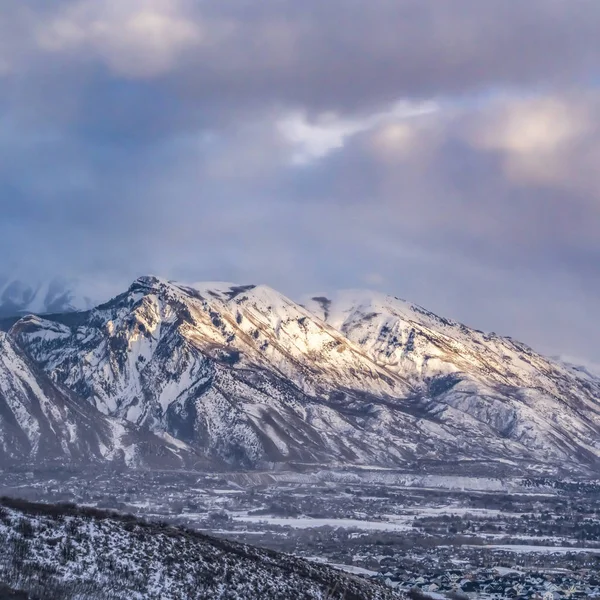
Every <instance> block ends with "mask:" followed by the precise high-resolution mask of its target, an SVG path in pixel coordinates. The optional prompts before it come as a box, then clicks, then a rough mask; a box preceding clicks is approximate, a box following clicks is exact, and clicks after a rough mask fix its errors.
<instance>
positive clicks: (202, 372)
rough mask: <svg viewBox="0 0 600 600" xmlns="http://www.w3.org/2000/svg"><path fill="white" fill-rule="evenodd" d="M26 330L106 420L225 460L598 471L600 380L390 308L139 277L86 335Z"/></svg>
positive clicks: (51, 368) (393, 303) (36, 350)
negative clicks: (189, 442) (592, 466)
mask: <svg viewBox="0 0 600 600" xmlns="http://www.w3.org/2000/svg"><path fill="white" fill-rule="evenodd" d="M15 328H16V329H19V326H18V324H17V326H15ZM23 331H24V332H23V333H22V334H20V335H19V341H20V342H21V343H23V344H24V346H25V347H26V348H27V350H28V352H30V353H31V354H32V355H33V356H34V358H35V359H36V360H38V361H39V362H40V363H41V364H42V365H43V366H44V368H45V369H46V371H47V372H48V373H49V374H50V375H51V376H52V377H53V378H55V379H56V380H57V381H59V382H60V383H63V384H65V385H67V386H68V387H71V388H74V389H77V390H80V389H84V390H86V398H88V399H89V400H90V402H91V403H93V404H94V405H95V406H96V407H97V408H98V409H99V410H101V411H102V412H103V413H104V414H106V415H109V416H115V417H119V418H126V419H127V420H128V421H130V422H131V423H133V424H135V425H143V426H148V427H150V428H151V429H153V430H154V431H156V432H168V433H169V434H170V435H173V436H178V435H180V433H179V431H180V430H182V429H181V428H182V427H183V428H184V429H185V430H186V431H188V432H190V431H194V432H206V434H204V433H202V441H201V443H202V445H203V447H204V448H205V449H206V450H207V451H208V453H209V454H210V453H215V454H218V456H219V457H220V458H224V459H225V460H231V453H235V454H236V455H239V454H240V453H241V454H242V455H243V457H244V459H246V460H247V461H249V462H250V463H252V464H258V463H260V462H261V461H273V460H276V461H282V460H288V459H289V460H298V459H300V460H301V461H303V462H308V463H311V462H312V463H315V462H323V463H326V464H329V465H332V464H336V463H345V464H348V463H352V464H355V465H362V466H364V467H367V466H368V467H378V468H381V469H389V468H391V467H401V466H405V465H407V464H408V463H413V462H414V461H415V460H418V459H420V458H426V459H433V460H435V459H438V458H441V457H448V456H452V457H453V458H455V460H456V461H457V462H466V461H471V460H474V459H475V460H478V461H480V462H481V463H485V462H486V461H490V462H495V465H496V466H497V467H502V468H503V469H506V470H507V471H508V470H514V471H517V470H519V469H523V468H526V469H535V468H540V469H542V470H544V469H548V470H552V469H554V468H555V467H556V465H561V466H566V467H567V468H573V469H578V468H581V466H582V465H579V464H578V461H580V460H584V461H585V460H586V459H585V456H589V455H591V456H593V455H595V456H597V457H600V442H598V440H599V439H600V403H599V402H598V398H599V397H600V380H596V379H590V377H588V376H587V375H586V376H585V377H586V378H585V380H584V379H583V377H584V376H583V375H581V374H580V373H578V372H576V371H575V370H573V369H571V368H569V367H568V366H565V365H563V364H561V363H559V362H557V361H553V360H551V359H546V358H544V357H542V356H540V355H537V354H535V353H534V352H533V351H531V350H530V349H529V348H527V347H526V346H524V345H522V344H519V343H518V342H516V341H514V340H512V339H510V338H502V337H500V336H497V335H495V334H485V333H483V332H480V331H477V330H473V329H469V328H468V327H465V326H464V325H461V324H459V323H456V322H454V321H452V320H449V319H444V318H441V317H438V316H436V315H434V314H432V313H430V312H428V311H427V310H425V309H423V308H422V307H419V306H417V305H414V304H411V303H409V302H406V301H403V300H399V299H397V298H394V297H391V296H385V295H383V294H376V293H372V292H364V291H346V292H340V293H338V294H336V295H334V296H332V297H331V299H330V300H327V301H325V300H322V299H320V300H314V299H313V300H309V301H307V302H306V303H305V306H301V305H299V304H297V303H295V302H293V301H292V300H291V299H289V298H287V297H285V296H284V295H282V294H280V293H279V292H277V291H275V290H273V289H271V288H269V287H267V286H262V285H259V286H236V285H235V284H233V283H225V282H208V283H192V284H188V285H180V284H177V283H175V282H168V281H166V280H164V279H162V280H161V279H158V278H153V277H142V278H140V279H138V280H137V281H136V282H135V283H134V284H133V285H132V286H131V288H130V289H129V291H128V292H127V293H126V294H124V295H122V296H119V297H118V298H117V299H116V300H114V301H113V302H111V303H109V304H107V305H104V306H102V307H100V308H97V309H95V310H94V311H92V314H91V316H90V317H89V319H88V320H87V321H84V322H83V323H81V324H79V325H77V326H73V327H72V328H69V327H66V326H63V325H57V324H56V323H53V322H52V321H49V320H43V319H37V320H35V321H31V322H30V323H29V324H28V327H27V328H23ZM88 390H89V393H88ZM192 407H193V408H192ZM173 415H176V417H177V419H180V420H181V424H180V425H177V427H174V426H173ZM558 415H560V419H559V418H558ZM192 421H193V422H192ZM198 435H199V436H200V434H199V433H198ZM581 457H583V459H582V458H581ZM423 485H425V486H427V485H430V484H429V483H424V484H423ZM431 485H434V486H435V485H438V484H437V483H433V484H431ZM442 485H445V486H454V487H461V486H462V485H463V483H461V481H460V480H455V481H454V482H446V483H444V484H442ZM478 485H480V484H478ZM486 485H487V486H488V487H489V486H495V487H496V488H498V489H500V488H501V487H502V485H503V484H502V482H500V481H498V482H489V483H488V484H486Z"/></svg>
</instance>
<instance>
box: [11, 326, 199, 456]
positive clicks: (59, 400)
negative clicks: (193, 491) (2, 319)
mask: <svg viewBox="0 0 600 600" xmlns="http://www.w3.org/2000/svg"><path fill="white" fill-rule="evenodd" d="M194 460H200V457H197V456H196V453H195V452H193V451H192V450H191V449H189V448H187V447H185V445H184V444H181V443H179V442H177V441H176V440H169V439H168V438H165V437H164V436H163V437H159V436H158V435H156V434H153V433H151V432H149V431H144V430H142V429H139V428H136V427H134V426H132V425H131V424H130V423H128V422H126V421H123V420H120V419H115V418H112V417H107V416H105V415H103V414H101V413H100V412H99V411H97V410H96V409H95V408H94V407H93V406H92V405H91V404H89V403H88V402H86V401H84V400H82V399H81V398H79V397H77V396H76V395H75V394H74V393H73V392H72V391H70V390H68V389H66V388H64V387H63V386H61V385H60V384H57V383H56V382H54V381H52V380H51V379H50V377H49V376H48V375H46V374H45V373H44V372H43V371H42V370H41V369H39V367H37V366H36V365H35V364H33V363H32V361H31V360H30V359H29V358H27V357H26V356H25V355H24V354H23V352H22V350H20V349H19V348H18V347H17V346H16V344H15V342H14V341H13V340H12V339H11V338H10V337H9V336H7V335H6V334H4V333H0V464H2V465H8V464H23V463H26V462H31V463H35V464H37V465H44V464H48V465H49V464H57V463H58V464H65V463H68V464H86V463H90V462H114V463H116V464H124V465H127V466H159V465H160V466H170V467H178V466H179V467H181V466H183V465H185V464H192V463H193V462H194Z"/></svg>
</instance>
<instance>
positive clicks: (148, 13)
mask: <svg viewBox="0 0 600 600" xmlns="http://www.w3.org/2000/svg"><path fill="white" fill-rule="evenodd" d="M36 40H37V43H38V45H39V47H40V48H41V49H42V50H43V51H47V52H63V53H70V54H76V55H79V54H80V53H81V52H82V51H83V52H89V53H90V54H92V55H93V56H96V57H98V58H99V59H100V60H102V61H103V62H104V63H105V64H106V65H107V66H108V67H109V68H110V69H112V70H113V71H114V72H115V73H116V74H118V75H122V76H128V77H134V78H136V77H154V76H157V75H161V74H163V73H165V72H166V71H168V70H169V69H170V68H171V67H172V66H173V65H174V63H175V61H176V60H177V58H178V56H179V55H180V53H182V52H183V51H185V50H186V49H188V48H190V47H194V46H196V45H198V44H200V43H201V42H202V41H203V33H202V30H201V26H200V24H199V23H198V22H196V21H194V20H192V19H191V18H187V17H186V15H185V10H184V6H183V4H182V3H181V2H179V1H178V0H150V1H148V2H144V3H140V2H136V1H132V0H118V1H117V0H100V1H95V0H94V1H92V0H83V1H82V2H76V3H73V4H70V5H68V6H67V7H65V9H64V10H62V11H61V12H60V13H59V15H57V16H55V17H53V18H51V19H50V20H49V21H43V22H42V23H40V25H39V27H38V30H37V32H36Z"/></svg>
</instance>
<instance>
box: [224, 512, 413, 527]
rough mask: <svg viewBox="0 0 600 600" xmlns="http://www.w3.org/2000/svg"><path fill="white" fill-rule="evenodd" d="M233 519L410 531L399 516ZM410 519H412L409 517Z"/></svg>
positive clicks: (247, 516) (296, 524) (306, 525)
mask: <svg viewBox="0 0 600 600" xmlns="http://www.w3.org/2000/svg"><path fill="white" fill-rule="evenodd" d="M231 518H232V519H233V520H234V521H240V522H244V523H268V524H269V525H278V526H281V527H291V528H292V529H311V528H314V527H333V528H335V529H338V528H339V529H360V530H362V531H410V530H411V529H412V527H411V526H410V525H409V524H407V523H406V522H403V520H402V518H399V519H398V521H397V522H393V521H391V520H390V521H368V520H364V521H363V520H360V519H313V518H311V517H270V516H267V515H239V514H235V513H231ZM411 520H412V519H411Z"/></svg>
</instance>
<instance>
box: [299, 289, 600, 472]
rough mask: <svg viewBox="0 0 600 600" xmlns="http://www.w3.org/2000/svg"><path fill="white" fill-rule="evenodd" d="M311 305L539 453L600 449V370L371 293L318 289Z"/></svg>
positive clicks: (425, 386) (447, 400)
mask: <svg viewBox="0 0 600 600" xmlns="http://www.w3.org/2000/svg"><path fill="white" fill-rule="evenodd" d="M306 306H307V308H309V309H310V310H312V311H313V312H314V313H315V314H317V315H319V316H320V317H321V318H323V319H324V320H326V321H327V322H328V323H330V324H331V325H332V326H333V327H335V328H336V329H338V330H339V331H340V332H342V333H343V334H344V335H345V336H346V337H348V339H350V340H351V341H353V342H354V343H356V344H357V345H358V346H360V347H361V348H362V349H363V350H364V351H365V353H366V354H367V355H368V356H369V357H370V358H371V359H373V360H374V361H375V362H377V363H378V364H379V365H381V366H384V367H385V368H386V369H388V370H390V371H392V372H394V373H396V374H399V375H401V376H402V377H404V378H406V379H407V380H408V381H411V382H412V383H413V384H414V385H415V386H421V388H422V390H423V393H424V394H426V395H427V396H428V397H430V398H431V399H432V400H433V401H435V402H436V403H437V404H439V405H440V406H450V407H452V408H454V409H457V410H460V411H461V412H463V413H465V414H468V415H470V416H472V417H473V418H475V419H477V420H480V421H482V422H483V423H485V424H487V425H488V426H490V427H492V429H493V430H494V431H495V432H497V434H498V435H501V436H504V437H507V438H510V439H513V440H515V441H518V442H520V443H523V444H524V445H526V446H527V447H530V448H532V449H535V450H536V451H539V453H540V457H549V456H551V455H554V456H557V457H558V456H562V457H563V458H564V459H569V458H573V457H575V456H580V457H581V459H583V460H584V461H585V460H589V461H591V462H594V463H595V462H596V461H597V457H598V456H599V455H600V378H597V377H594V376H593V375H592V374H590V373H589V372H587V371H585V372H584V371H582V370H576V369H573V368H572V367H569V366H567V365H564V364H561V363H560V362H557V361H554V360H551V359H547V358H544V357H543V356H541V355H539V354H537V353H535V352H534V351H533V350H532V349H531V348H529V347H527V346H526V345H524V344H522V343H520V342H517V341H515V340H513V339H511V338H507V337H501V336H498V335H496V334H494V333H489V334H486V333H483V332H481V331H478V330H475V329H470V328H468V327H466V326H465V325H462V324H459V323H456V322H454V321H451V320H448V319H444V318H441V317H438V316H437V315H434V314H433V313H431V312H429V311H427V310H426V309H424V308H422V307H420V306H417V305H414V304H411V303H409V302H406V301H404V300H400V299H398V298H394V297H391V296H385V295H382V294H377V293H373V292H364V291H345V292H340V293H338V294H336V295H334V296H332V298H325V297H314V298H311V299H310V300H309V301H307V302H306Z"/></svg>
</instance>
